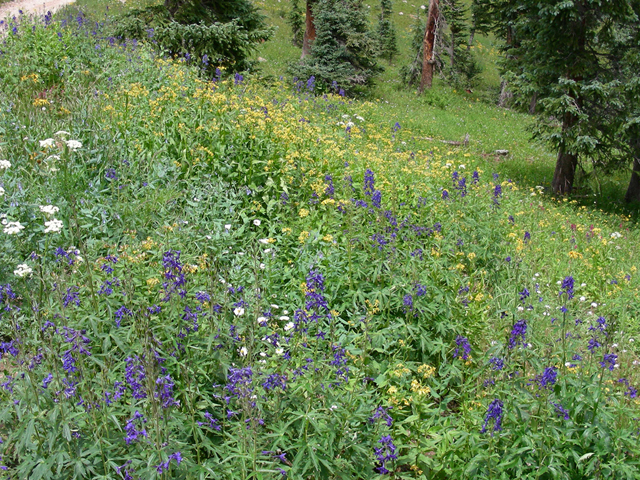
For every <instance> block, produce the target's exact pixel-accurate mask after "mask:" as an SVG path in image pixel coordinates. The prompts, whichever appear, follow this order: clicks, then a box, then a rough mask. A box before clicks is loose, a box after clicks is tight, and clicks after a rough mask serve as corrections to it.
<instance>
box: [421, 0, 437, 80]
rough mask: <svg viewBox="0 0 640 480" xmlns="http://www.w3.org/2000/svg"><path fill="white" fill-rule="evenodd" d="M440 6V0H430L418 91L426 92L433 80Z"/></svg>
mask: <svg viewBox="0 0 640 480" xmlns="http://www.w3.org/2000/svg"><path fill="white" fill-rule="evenodd" d="M439 7H440V0H430V2H429V15H428V16H427V28H426V29H425V32H424V41H423V43H422V77H421V78H420V86H419V87H418V93H422V92H424V89H425V88H431V83H432V82H433V64H434V60H433V49H434V47H435V43H436V29H437V28H438V17H439V15H440V11H439Z"/></svg>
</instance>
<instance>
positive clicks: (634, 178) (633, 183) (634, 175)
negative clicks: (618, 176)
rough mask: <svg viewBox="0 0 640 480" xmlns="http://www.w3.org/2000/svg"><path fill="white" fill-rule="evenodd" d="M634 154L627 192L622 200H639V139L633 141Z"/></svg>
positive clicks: (628, 201)
mask: <svg viewBox="0 0 640 480" xmlns="http://www.w3.org/2000/svg"><path fill="white" fill-rule="evenodd" d="M634 155H635V158H634V159H633V170H632V171H631V180H630V181H629V188H627V194H626V195H625V196H624V201H625V202H627V203H631V202H640V139H638V140H636V141H635V148H634Z"/></svg>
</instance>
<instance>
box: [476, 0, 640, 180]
mask: <svg viewBox="0 0 640 480" xmlns="http://www.w3.org/2000/svg"><path fill="white" fill-rule="evenodd" d="M634 5H635V3H634V2H631V1H607V2H600V1H593V2H591V1H586V2H582V3H580V4H578V3H574V2H565V1H556V2H551V3H550V4H548V5H542V4H540V3H539V2H530V1H527V0H511V1H501V2H488V7H487V8H488V9H490V10H491V11H492V12H493V13H494V14H495V15H496V18H497V19H498V20H497V22H496V28H499V29H500V30H501V31H503V32H505V33H506V38H505V43H504V46H503V51H504V63H503V69H504V74H505V78H507V79H508V80H509V85H510V89H511V90H512V91H513V92H514V95H515V99H516V104H518V105H520V106H522V107H528V105H529V103H530V101H531V98H532V96H533V95H535V96H536V97H537V99H538V105H539V106H540V108H539V110H540V114H541V117H540V122H538V124H537V128H536V130H535V135H537V136H539V137H540V138H542V139H544V140H547V141H549V142H550V143H551V144H552V145H553V146H554V147H555V148H556V149H558V151H560V152H564V153H567V154H572V155H577V156H579V157H580V159H581V160H582V161H583V162H585V163H586V162H588V163H591V164H592V166H593V167H595V168H596V169H598V170H604V171H606V170H610V169H612V168H618V167H620V166H621V165H628V163H629V156H628V150H627V144H626V143H625V141H624V135H621V133H622V131H623V127H622V124H623V123H625V122H627V120H628V119H629V118H630V115H631V112H630V110H633V109H634V107H633V106H631V105H630V104H629V103H628V101H627V96H626V94H625V93H624V92H625V91H626V90H627V89H628V88H629V85H630V84H634V83H636V79H635V74H633V75H629V74H628V73H625V67H624V64H625V62H627V61H628V58H629V57H628V52H630V51H634V50H635V46H634V41H633V40H632V39H633V38H637V33H634V32H637V29H638V15H637V13H638V12H637V11H635V10H634ZM635 8H636V10H637V5H635ZM634 66H637V64H634ZM627 72H628V70H627ZM560 124H561V127H560Z"/></svg>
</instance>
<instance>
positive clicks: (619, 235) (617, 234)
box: [611, 232, 622, 238]
mask: <svg viewBox="0 0 640 480" xmlns="http://www.w3.org/2000/svg"><path fill="white" fill-rule="evenodd" d="M620 237H622V235H621V234H620V233H619V232H613V233H612V234H611V238H620Z"/></svg>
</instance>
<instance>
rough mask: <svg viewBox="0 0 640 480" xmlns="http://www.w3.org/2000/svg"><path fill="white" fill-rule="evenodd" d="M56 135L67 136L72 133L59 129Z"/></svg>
mask: <svg viewBox="0 0 640 480" xmlns="http://www.w3.org/2000/svg"><path fill="white" fill-rule="evenodd" d="M54 135H55V136H56V137H66V136H69V135H71V134H70V133H69V132H66V131H64V130H58V131H57V132H56V133H55V134H54Z"/></svg>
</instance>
